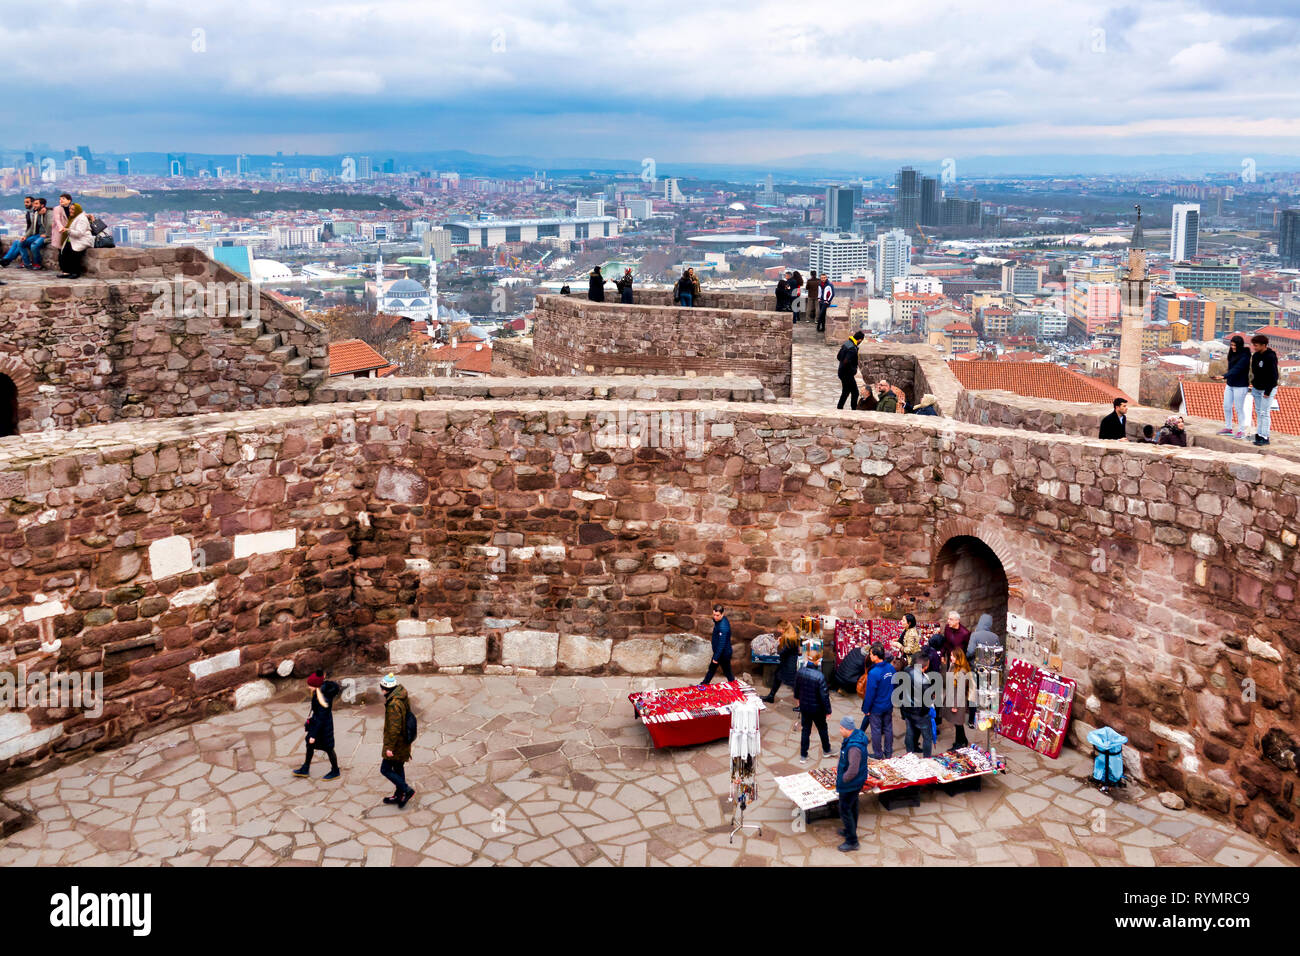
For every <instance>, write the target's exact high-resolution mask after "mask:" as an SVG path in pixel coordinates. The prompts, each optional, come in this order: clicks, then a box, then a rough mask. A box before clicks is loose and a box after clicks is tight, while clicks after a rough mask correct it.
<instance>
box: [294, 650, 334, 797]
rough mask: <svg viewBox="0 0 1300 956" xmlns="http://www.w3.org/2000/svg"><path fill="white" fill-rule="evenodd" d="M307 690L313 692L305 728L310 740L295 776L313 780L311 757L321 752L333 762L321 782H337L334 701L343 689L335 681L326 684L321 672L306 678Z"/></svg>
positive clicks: (328, 681) (326, 681)
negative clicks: (304, 757)
mask: <svg viewBox="0 0 1300 956" xmlns="http://www.w3.org/2000/svg"><path fill="white" fill-rule="evenodd" d="M307 686H308V688H310V689H311V713H310V714H309V715H308V716H307V721H306V723H304V724H303V730H304V731H306V737H307V757H306V759H305V760H303V762H302V766H301V767H299V768H298V769H297V770H295V771H294V772H293V775H294V776H295V777H310V776H311V758H312V754H314V753H315V752H316V751H317V750H319V751H322V752H323V753H324V754H325V756H327V757H329V758H330V771H329V773H327V774H325V776H324V777H323V778H322V779H324V780H337V779H338V778H339V776H340V774H339V761H338V757H336V756H335V755H334V699H335V698H336V697H338V695H339V692H340V691H341V690H342V688H341V687H340V686H339V685H338V684H336V683H335V682H334V681H332V680H326V679H325V675H324V674H322V673H321V672H320V671H316V672H315V673H314V674H312V675H311V676H310V677H308V678H307Z"/></svg>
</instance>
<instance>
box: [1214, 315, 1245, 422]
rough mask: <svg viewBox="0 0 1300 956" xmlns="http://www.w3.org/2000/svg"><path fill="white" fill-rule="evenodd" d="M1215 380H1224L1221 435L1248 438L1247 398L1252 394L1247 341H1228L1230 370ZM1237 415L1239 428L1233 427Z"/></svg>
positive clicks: (1236, 336) (1239, 337)
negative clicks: (1233, 419)
mask: <svg viewBox="0 0 1300 956" xmlns="http://www.w3.org/2000/svg"><path fill="white" fill-rule="evenodd" d="M1215 378H1219V379H1222V380H1223V427H1222V428H1221V429H1219V432H1218V433H1219V434H1220V435H1231V436H1232V437H1234V438H1245V437H1246V396H1247V395H1248V394H1249V393H1250V352H1248V351H1247V350H1246V340H1245V339H1243V338H1242V337H1241V336H1240V335H1234V336H1233V337H1232V338H1231V339H1230V340H1229V341H1228V368H1227V371H1225V372H1224V373H1223V374H1222V375H1216V376H1215ZM1234 411H1235V412H1236V413H1237V428H1236V430H1235V431H1234V430H1233V427H1232V414H1233V412H1234Z"/></svg>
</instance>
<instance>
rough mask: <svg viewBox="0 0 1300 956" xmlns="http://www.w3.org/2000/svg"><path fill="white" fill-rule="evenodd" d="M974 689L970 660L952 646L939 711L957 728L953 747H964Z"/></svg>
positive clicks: (960, 650)
mask: <svg viewBox="0 0 1300 956" xmlns="http://www.w3.org/2000/svg"><path fill="white" fill-rule="evenodd" d="M973 690H974V672H973V671H972V670H971V666H970V661H969V660H967V659H966V652H965V651H963V650H962V649H961V648H954V649H953V651H952V654H951V655H950V656H949V658H948V672H947V673H946V674H945V675H944V699H943V705H942V707H941V708H940V712H941V714H942V715H943V719H944V720H947V721H951V722H952V725H953V727H955V728H956V729H957V737H956V739H955V740H954V741H953V747H954V748H956V747H965V746H966V745H967V744H968V743H970V741H969V740H967V739H966V719H967V718H968V717H969V716H970V701H971V692H972V691H973Z"/></svg>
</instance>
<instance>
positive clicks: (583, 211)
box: [574, 196, 605, 218]
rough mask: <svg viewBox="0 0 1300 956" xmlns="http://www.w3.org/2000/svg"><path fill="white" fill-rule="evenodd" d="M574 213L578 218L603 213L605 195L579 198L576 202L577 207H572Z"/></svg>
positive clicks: (601, 214)
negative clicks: (593, 197)
mask: <svg viewBox="0 0 1300 956" xmlns="http://www.w3.org/2000/svg"><path fill="white" fill-rule="evenodd" d="M574 215H575V216H578V217H579V218H581V217H584V216H603V215H605V197H604V196H599V197H597V198H595V199H579V200H578V202H577V208H576V209H574Z"/></svg>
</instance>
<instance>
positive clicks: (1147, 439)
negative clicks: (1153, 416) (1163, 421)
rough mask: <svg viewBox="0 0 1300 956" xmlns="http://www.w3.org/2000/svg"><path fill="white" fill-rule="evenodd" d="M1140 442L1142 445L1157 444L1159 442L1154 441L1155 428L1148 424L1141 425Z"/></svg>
mask: <svg viewBox="0 0 1300 956" xmlns="http://www.w3.org/2000/svg"><path fill="white" fill-rule="evenodd" d="M1140 444H1143V445H1156V444H1159V443H1158V442H1157V441H1156V430H1155V428H1153V427H1152V426H1150V425H1143V426H1142V438H1141V441H1140Z"/></svg>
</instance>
